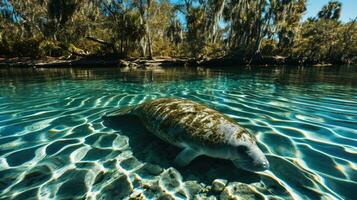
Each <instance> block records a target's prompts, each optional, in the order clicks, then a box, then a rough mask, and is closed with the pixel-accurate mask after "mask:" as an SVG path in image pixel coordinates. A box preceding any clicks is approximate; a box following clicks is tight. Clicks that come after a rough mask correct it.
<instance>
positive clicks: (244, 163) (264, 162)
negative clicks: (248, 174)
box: [232, 144, 270, 172]
mask: <svg viewBox="0 0 357 200" xmlns="http://www.w3.org/2000/svg"><path fill="white" fill-rule="evenodd" d="M232 161H233V163H234V165H236V166H237V167H239V168H242V169H245V170H247V171H252V172H257V171H265V170H267V169H269V167H270V164H269V161H268V159H267V158H266V157H265V155H264V153H263V152H262V151H261V150H260V149H259V147H258V146H256V144H253V145H251V146H250V147H249V148H247V150H246V151H245V152H243V153H242V152H241V153H240V154H239V155H238V156H237V158H236V159H233V160H232Z"/></svg>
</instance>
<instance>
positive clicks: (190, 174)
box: [0, 67, 357, 199]
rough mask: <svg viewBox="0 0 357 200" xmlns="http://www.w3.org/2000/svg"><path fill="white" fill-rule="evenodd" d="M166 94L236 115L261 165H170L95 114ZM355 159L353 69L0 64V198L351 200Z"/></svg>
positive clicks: (165, 156)
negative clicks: (220, 185) (217, 185)
mask: <svg viewBox="0 0 357 200" xmlns="http://www.w3.org/2000/svg"><path fill="white" fill-rule="evenodd" d="M166 96H175V97H183V98H188V99H192V100H194V101H198V102H201V103H204V104H207V105H208V106H210V107H213V108H215V109H217V110H218V111H220V112H222V113H225V114H226V115H228V116H230V117H231V118H233V119H235V120H237V121H238V122H239V123H240V124H241V125H243V126H244V127H246V128H248V129H249V130H251V132H253V133H254V134H256V136H257V138H258V140H259V141H260V144H259V145H260V146H261V148H262V149H263V151H264V152H265V153H266V154H267V157H268V159H269V161H270V164H271V168H270V170H268V171H266V172H262V173H251V172H246V171H243V170H240V169H237V168H235V167H234V166H233V165H232V164H231V163H230V162H228V161H225V160H218V159H212V158H208V157H204V156H203V157H199V158H198V159H196V160H194V161H193V162H192V163H191V164H190V165H189V166H188V167H185V168H182V169H175V168H174V167H173V166H174V165H173V159H174V158H175V155H176V154H177V153H178V152H179V151H180V149H178V148H176V147H173V146H171V145H169V144H166V143H164V142H162V141H160V140H159V139H157V138H156V137H154V136H153V135H152V134H150V133H149V132H148V131H146V130H145V129H144V128H143V127H142V125H140V124H139V123H138V122H135V121H133V120H129V119H128V121H127V122H126V121H125V122H122V123H118V124H106V123H103V121H102V119H101V117H102V115H103V114H104V113H105V112H107V111H108V110H111V109H113V108H120V107H125V106H128V105H136V104H140V103H142V102H144V101H146V100H149V99H155V98H159V97H166ZM356 162H357V67H325V68H317V67H306V68H282V67H276V68H267V67H262V68H253V69H244V70H243V69H239V70H238V69H236V70H234V69H226V70H223V69H204V68H189V69H184V68H167V69H165V68H155V69H151V70H140V71H130V70H120V69H1V70H0V199H31V198H33V199H37V198H38V199H68V198H69V199H73V198H80V199H82V198H83V199H85V198H87V199H129V198H133V199H140V198H146V199H156V198H159V197H162V198H163V199H170V198H176V199H188V198H190V199H194V198H196V199H207V198H211V199H214V198H221V199H228V198H229V197H232V198H234V197H237V196H240V197H242V198H245V199H249V198H255V199H264V198H265V199H266V198H273V197H274V198H281V199H307V198H310V199H321V198H325V199H353V197H354V198H356V197H357V163H356ZM215 179H224V180H227V181H228V183H227V187H226V188H225V189H224V190H223V191H220V190H218V189H214V187H212V181H213V180H215Z"/></svg>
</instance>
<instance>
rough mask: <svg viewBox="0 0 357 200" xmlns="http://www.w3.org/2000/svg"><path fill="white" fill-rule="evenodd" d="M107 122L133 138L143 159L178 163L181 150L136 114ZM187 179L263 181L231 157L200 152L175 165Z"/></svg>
mask: <svg viewBox="0 0 357 200" xmlns="http://www.w3.org/2000/svg"><path fill="white" fill-rule="evenodd" d="M104 125H105V126H107V127H109V128H112V129H114V130H116V131H118V134H122V135H125V136H127V137H128V138H129V146H130V148H131V150H132V152H133V155H134V156H135V157H136V158H137V159H138V160H140V161H142V162H146V163H150V164H155V165H159V166H160V167H162V168H169V167H175V165H174V163H173V161H174V159H175V157H176V155H177V154H178V153H179V152H180V151H181V149H180V148H178V147H175V146H173V145H171V144H168V143H166V142H164V141H162V140H160V139H159V138H157V137H156V136H155V135H153V134H152V133H150V132H149V131H148V130H147V129H146V128H145V127H144V126H143V125H142V124H141V122H140V120H139V119H137V118H136V117H134V116H124V117H110V118H105V119H104ZM175 168H176V169H177V170H178V171H179V172H180V173H181V175H182V176H183V179H184V180H186V181H187V180H192V181H194V180H196V181H199V182H203V183H205V184H211V183H212V181H213V180H214V179H218V178H220V179H226V180H228V181H238V182H243V183H254V182H259V181H260V179H261V178H260V176H259V175H258V174H255V173H252V172H249V171H245V170H242V169H239V168H236V167H235V166H234V165H233V163H231V161H228V160H222V159H215V158H210V157H207V156H200V157H198V158H196V159H195V160H193V161H192V162H191V163H190V164H189V165H188V166H186V167H183V168H177V167H175Z"/></svg>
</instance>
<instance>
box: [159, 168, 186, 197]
mask: <svg viewBox="0 0 357 200" xmlns="http://www.w3.org/2000/svg"><path fill="white" fill-rule="evenodd" d="M159 181H160V186H161V187H162V188H163V190H164V191H170V192H174V191H177V190H178V189H179V187H180V185H181V183H182V177H181V174H180V173H179V172H178V171H177V170H176V169H174V168H169V169H167V170H165V171H164V172H163V173H162V174H161V176H160V180H159Z"/></svg>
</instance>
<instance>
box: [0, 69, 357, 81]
mask: <svg viewBox="0 0 357 200" xmlns="http://www.w3.org/2000/svg"><path fill="white" fill-rule="evenodd" d="M242 74H244V75H247V74H252V75H254V76H253V78H254V79H258V80H259V79H271V80H275V81H276V83H278V84H311V83H314V82H327V83H337V84H343V85H351V86H352V85H357V79H356V77H357V67H355V66H341V67H337V66H328V67H250V68H247V69H242V68H240V67H237V68H225V69H219V70H216V69H209V68H201V67H150V68H147V69H129V68H90V69H88V68H87V69H85V68H4V69H0V82H2V83H9V82H10V81H11V82H15V83H16V82H21V81H52V80H59V79H74V80H95V79H115V80H121V81H128V82H138V83H150V82H165V81H173V80H193V79H206V78H210V77H216V76H218V75H219V76H230V75H233V76H234V77H235V78H239V77H240V76H241V75H242ZM236 76H238V77H236Z"/></svg>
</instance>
